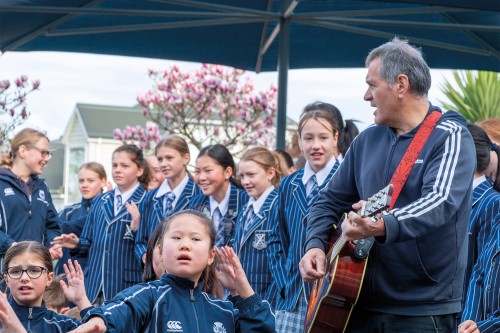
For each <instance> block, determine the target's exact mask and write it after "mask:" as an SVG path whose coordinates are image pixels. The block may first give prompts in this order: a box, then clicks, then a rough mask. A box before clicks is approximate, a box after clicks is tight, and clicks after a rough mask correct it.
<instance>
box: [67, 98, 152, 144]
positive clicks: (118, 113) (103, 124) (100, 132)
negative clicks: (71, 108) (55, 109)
mask: <svg viewBox="0 0 500 333" xmlns="http://www.w3.org/2000/svg"><path fill="white" fill-rule="evenodd" d="M76 108H77V109H78V112H79V113H80V117H81V120H82V122H83V126H84V127H85V130H86V132H87V134H88V136H89V137H90V138H106V139H113V131H114V130H115V129H116V128H119V129H124V128H125V127H126V126H135V125H140V126H145V125H146V121H147V119H146V117H144V116H143V115H142V107H140V106H134V107H122V106H110V105H95V104H82V103H78V104H77V105H76Z"/></svg>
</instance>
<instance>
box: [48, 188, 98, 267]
mask: <svg viewBox="0 0 500 333" xmlns="http://www.w3.org/2000/svg"><path fill="white" fill-rule="evenodd" d="M91 203H92V199H90V200H87V199H85V198H82V201H80V202H78V203H75V204H72V205H70V206H67V207H65V208H64V209H63V210H62V211H61V212H59V227H60V228H61V232H62V233H63V234H71V233H73V234H75V235H77V236H78V237H80V235H81V233H82V231H83V227H84V226H85V221H86V220H87V215H88V214H89V210H90V205H91ZM68 259H73V260H75V259H76V260H78V263H79V264H80V266H82V269H85V267H86V266H87V258H86V257H78V256H76V255H75V256H72V255H71V251H70V249H64V248H63V256H62V258H61V259H59V260H58V261H57V265H56V268H55V272H56V274H57V275H59V274H64V268H63V265H64V264H66V263H68Z"/></svg>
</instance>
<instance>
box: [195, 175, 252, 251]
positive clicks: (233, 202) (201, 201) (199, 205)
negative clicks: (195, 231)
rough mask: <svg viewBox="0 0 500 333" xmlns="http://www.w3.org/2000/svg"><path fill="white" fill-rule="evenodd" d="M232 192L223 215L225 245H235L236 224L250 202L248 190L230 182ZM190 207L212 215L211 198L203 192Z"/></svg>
mask: <svg viewBox="0 0 500 333" xmlns="http://www.w3.org/2000/svg"><path fill="white" fill-rule="evenodd" d="M229 186H231V192H230V194H229V203H228V208H227V212H226V215H224V217H223V221H224V222H223V223H224V245H227V246H233V243H234V231H235V230H234V226H235V224H236V221H237V220H238V217H239V216H240V215H242V214H243V213H244V211H243V210H242V208H243V206H245V205H246V203H247V202H248V199H249V198H248V194H247V192H246V191H243V190H240V189H239V188H237V187H236V186H234V185H232V184H230V185H229ZM188 208H192V209H197V210H200V211H202V212H204V213H205V214H206V215H207V216H210V200H209V197H208V196H206V195H203V194H199V195H196V196H194V197H193V198H192V199H191V201H190V202H189V204H188Z"/></svg>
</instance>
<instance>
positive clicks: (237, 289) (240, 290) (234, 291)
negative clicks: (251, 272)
mask: <svg viewBox="0 0 500 333" xmlns="http://www.w3.org/2000/svg"><path fill="white" fill-rule="evenodd" d="M215 272H216V275H217V279H219V281H220V283H221V284H222V286H223V287H224V288H226V289H228V290H229V291H230V292H231V295H233V296H235V295H240V297H241V298H247V297H250V296H252V295H253V294H254V293H255V292H254V291H253V289H252V287H251V286H250V283H249V282H248V279H247V276H246V275H245V272H244V271H243V267H241V263H240V260H239V259H238V256H237V255H236V253H235V252H234V250H233V248H231V247H229V246H223V247H221V248H220V249H217V266H216V270H215Z"/></svg>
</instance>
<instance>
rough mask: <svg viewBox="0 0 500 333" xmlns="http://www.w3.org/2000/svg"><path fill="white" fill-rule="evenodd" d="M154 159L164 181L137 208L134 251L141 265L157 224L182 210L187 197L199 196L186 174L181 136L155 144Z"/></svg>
mask: <svg viewBox="0 0 500 333" xmlns="http://www.w3.org/2000/svg"><path fill="white" fill-rule="evenodd" d="M155 156H156V157H155V158H156V159H157V160H158V165H159V168H160V170H161V172H162V174H163V177H164V180H163V182H162V183H161V185H160V186H159V187H158V188H156V189H154V190H152V191H150V192H148V193H147V194H146V196H145V197H144V200H143V201H142V204H141V206H140V207H139V211H140V223H139V226H138V229H137V234H136V249H135V250H136V255H137V257H138V258H139V260H141V262H142V263H145V254H146V247H147V243H148V240H149V238H150V237H151V235H152V233H153V231H154V230H155V228H156V227H157V226H158V224H160V221H163V220H165V219H166V218H167V217H169V216H170V215H172V214H173V213H175V212H178V211H181V210H183V209H185V208H186V207H187V205H188V203H189V201H190V200H191V198H193V197H194V196H195V195H198V194H201V191H200V189H199V188H198V186H196V184H195V183H194V181H193V179H192V178H191V175H190V174H189V172H188V171H187V165H188V164H189V161H190V159H191V155H190V154H189V147H188V144H187V143H186V141H185V140H184V139H183V138H182V137H180V136H178V135H170V136H168V137H166V138H165V139H163V140H161V141H160V142H159V143H158V144H157V145H156V148H155ZM134 231H135V230H134Z"/></svg>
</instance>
